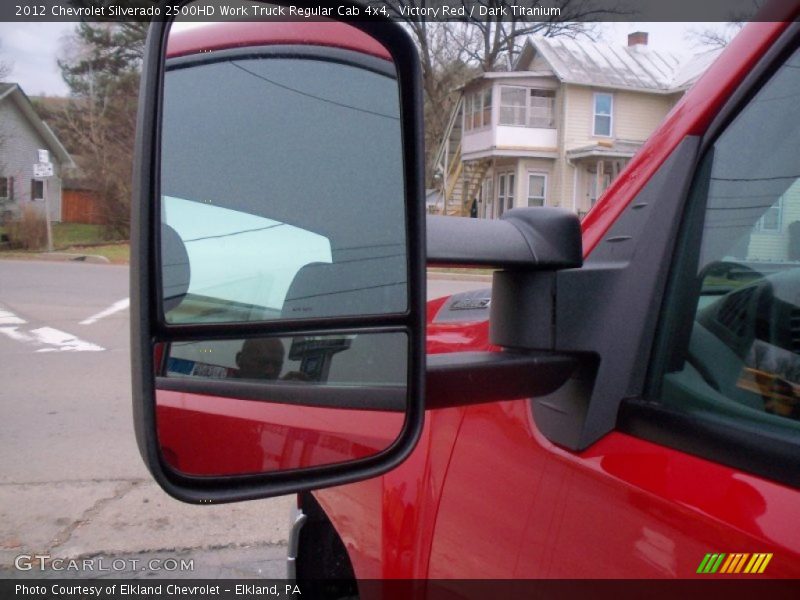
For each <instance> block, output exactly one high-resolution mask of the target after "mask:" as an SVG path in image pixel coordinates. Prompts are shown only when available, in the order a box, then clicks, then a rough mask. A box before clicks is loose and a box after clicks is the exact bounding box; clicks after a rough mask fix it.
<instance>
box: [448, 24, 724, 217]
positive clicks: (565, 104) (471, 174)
mask: <svg viewBox="0 0 800 600" xmlns="http://www.w3.org/2000/svg"><path fill="white" fill-rule="evenodd" d="M717 54H718V52H715V51H714V52H708V53H705V54H701V55H698V56H694V57H692V58H691V59H688V60H685V59H681V58H680V57H679V56H677V55H674V54H672V53H669V52H662V51H656V50H653V49H650V48H648V47H647V34H646V33H642V32H639V33H634V34H631V35H630V36H629V38H628V45H627V46H612V45H608V44H598V43H593V42H588V41H576V40H571V39H560V38H533V39H530V40H528V42H527V43H526V45H525V47H524V49H523V51H522V52H521V54H520V56H519V58H518V60H517V62H516V64H515V66H514V68H513V69H512V70H511V71H505V72H489V73H484V74H482V75H481V76H479V77H477V78H475V79H473V80H472V81H470V82H468V83H467V84H466V85H465V86H464V87H463V88H462V98H461V100H460V101H459V103H458V106H457V108H456V111H457V113H456V114H454V117H453V119H452V121H451V122H452V124H453V126H452V129H451V130H450V131H448V135H447V139H446V140H445V141H444V142H443V144H442V147H441V148H440V152H439V154H438V156H437V164H438V166H439V171H438V173H439V176H440V177H441V181H440V186H441V189H442V191H443V195H444V197H445V198H446V212H447V214H461V215H469V214H470V209H473V210H472V212H473V214H474V213H475V212H477V215H478V216H479V217H483V218H497V217H499V216H500V215H502V214H503V212H504V211H505V210H508V209H510V208H514V207H520V206H561V207H565V208H569V209H571V210H573V211H575V212H576V213H578V214H580V215H583V214H585V213H586V212H588V210H589V209H590V208H591V207H592V206H593V205H594V203H595V202H596V200H597V199H598V198H599V197H600V195H601V194H602V193H603V191H605V189H606V188H607V187H608V185H609V183H610V182H611V180H612V179H614V177H616V176H617V174H618V173H619V172H620V171H621V170H622V168H623V167H624V166H625V165H626V164H627V162H628V161H629V160H630V158H631V157H632V156H633V155H634V154H635V153H636V151H637V150H638V148H639V147H640V146H641V145H642V144H643V142H644V141H645V140H646V139H647V137H648V136H649V135H650V134H651V133H652V132H653V130H655V128H656V127H657V126H658V124H659V123H660V122H661V121H662V120H663V119H664V117H665V116H666V115H667V113H668V112H669V111H670V109H671V108H672V107H673V106H674V105H675V103H676V102H677V101H678V99H679V98H680V97H681V96H682V95H683V93H684V92H685V91H686V90H687V89H688V88H689V87H690V86H691V85H692V84H693V83H694V81H695V80H696V79H697V78H698V77H699V76H700V75H701V74H702V73H703V72H704V71H705V69H706V68H707V67H708V66H709V65H710V64H711V62H712V61H713V60H714V59H715V58H716V56H717ZM473 203H474V204H475V207H474V208H473ZM443 204H445V202H443ZM443 209H444V206H438V207H437V209H436V211H437V212H444V210H443ZM475 209H477V210H475Z"/></svg>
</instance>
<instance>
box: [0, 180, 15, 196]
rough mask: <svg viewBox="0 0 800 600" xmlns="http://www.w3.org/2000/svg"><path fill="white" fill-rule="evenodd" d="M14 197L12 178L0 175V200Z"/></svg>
mask: <svg viewBox="0 0 800 600" xmlns="http://www.w3.org/2000/svg"><path fill="white" fill-rule="evenodd" d="M13 199H14V178H13V177H0V200H13Z"/></svg>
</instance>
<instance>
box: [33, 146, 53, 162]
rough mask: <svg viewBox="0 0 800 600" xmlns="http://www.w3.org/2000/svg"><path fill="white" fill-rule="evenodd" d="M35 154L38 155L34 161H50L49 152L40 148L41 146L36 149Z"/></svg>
mask: <svg viewBox="0 0 800 600" xmlns="http://www.w3.org/2000/svg"><path fill="white" fill-rule="evenodd" d="M36 156H37V157H38V158H37V159H36V162H40V163H49V162H50V152H49V151H47V150H42V149H41V148H39V149H38V150H37V151H36Z"/></svg>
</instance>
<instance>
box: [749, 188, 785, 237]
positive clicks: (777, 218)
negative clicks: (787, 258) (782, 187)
mask: <svg viewBox="0 0 800 600" xmlns="http://www.w3.org/2000/svg"><path fill="white" fill-rule="evenodd" d="M782 216H783V196H781V197H780V198H778V201H777V202H775V204H773V205H772V206H770V207H769V208H768V209H767V210H766V212H764V214H763V215H762V216H761V218H760V219H759V220H758V221H756V226H755V227H754V229H755V231H767V232H775V233H777V232H779V231H780V230H781V222H782V220H783V219H782Z"/></svg>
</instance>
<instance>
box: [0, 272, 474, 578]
mask: <svg viewBox="0 0 800 600" xmlns="http://www.w3.org/2000/svg"><path fill="white" fill-rule="evenodd" d="M488 285H489V284H488V283H486V282H485V281H480V280H473V281H459V280H438V279H436V280H429V291H428V296H429V298H433V297H438V296H442V295H446V294H450V293H454V292H457V291H463V290H468V289H474V288H476V287H487V286H488ZM127 300H128V269H127V267H120V266H112V265H94V264H85V263H71V262H45V261H0V382H1V383H0V385H1V386H2V387H0V457H2V461H0V578H3V577H36V578H39V577H52V576H59V577H117V576H124V577H138V578H153V577H156V578H157V577H193V578H221V577H226V578H238V577H253V578H257V577H267V578H280V577H283V576H284V572H285V571H284V569H285V566H284V564H285V563H284V557H285V543H286V535H287V533H288V524H289V513H290V507H291V506H292V504H293V502H294V498H293V497H285V498H277V499H272V500H267V501H263V500H262V501H254V502H245V503H239V504H230V505H223V506H190V505H186V504H183V503H180V502H178V501H176V500H173V499H172V498H170V497H168V496H167V495H166V494H165V493H164V492H163V491H162V490H161V489H160V488H159V487H158V486H157V485H156V484H155V483H153V482H152V480H151V478H150V476H149V474H148V473H147V472H146V469H145V467H144V465H143V463H142V461H141V459H140V457H139V454H138V450H137V449H136V444H135V441H134V435H133V427H132V420H131V408H130V404H131V398H130V389H131V386H130V373H129V364H130V352H129V345H128V343H129V331H128V327H129V313H128V310H127ZM33 555H48V556H50V557H51V558H52V559H57V558H60V559H65V562H63V563H61V565H62V566H64V565H67V567H66V570H62V571H59V572H55V571H52V570H49V571H42V570H40V569H39V568H38V564H39V561H38V560H37V559H28V558H25V557H27V556H33ZM20 556H22V557H23V558H21V559H20V558H19V557H20ZM75 558H80V559H93V560H92V562H91V563H86V564H91V566H92V567H93V569H84V568H83V567H84V566H85V564H84V565H83V566H82V567H81V569H80V570H78V569H75V570H73V569H70V568H69V566H70V565H71V564H73V563H69V559H75ZM170 559H175V560H176V561H177V563H178V564H180V562H181V560H183V561H185V562H186V561H192V568H191V569H190V568H188V567H186V568H179V569H178V570H173V569H174V567H175V563H173V562H170ZM151 561H155V562H151ZM159 561H160V562H159ZM15 562H16V563H18V564H19V565H21V566H23V567H24V566H27V565H29V564H31V565H32V568H31V569H29V570H18V569H17V568H15V566H14V565H15Z"/></svg>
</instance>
